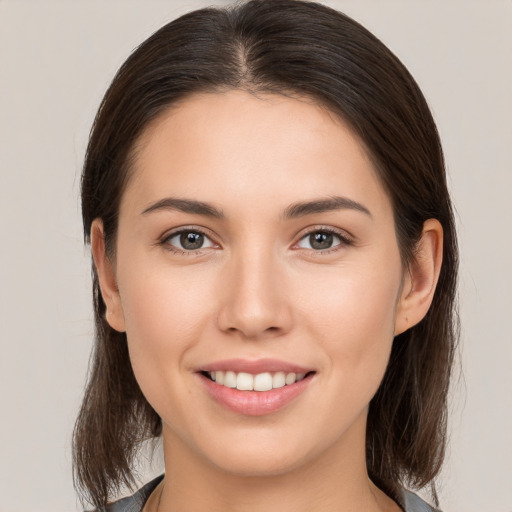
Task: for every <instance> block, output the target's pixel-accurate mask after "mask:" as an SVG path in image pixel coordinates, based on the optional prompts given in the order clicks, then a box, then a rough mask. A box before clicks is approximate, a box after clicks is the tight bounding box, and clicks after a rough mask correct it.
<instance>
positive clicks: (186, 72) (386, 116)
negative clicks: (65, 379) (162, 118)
mask: <svg viewBox="0 0 512 512" xmlns="http://www.w3.org/2000/svg"><path fill="white" fill-rule="evenodd" d="M230 89H242V90H246V91H249V92H251V93H253V94H257V93H260V92H273V93H277V94H286V95H300V96H306V97H309V98H311V99H312V100H313V101H315V102H316V103H317V104H319V105H322V106H324V107H326V108H328V109H329V110H330V111H331V112H333V113H335V114H336V115H338V116H340V117H341V118H342V119H343V120H344V121H345V122H346V123H347V124H348V125H349V126H350V127H351V128H352V129H353V131H354V132H355V133H356V134H357V135H358V136H359V138H360V140H361V141H362V143H363V144H364V145H365V146H366V149H367V151H368V153H369V154H370V156H371V158H372V160H373V163H374V166H375V169H376V172H377V174H378V176H379V178H380V179H381V181H382V183H383V186H384V187H385V189H386V190H387V192H388V195H389V197H390V199H391V202H392V205H393V209H394V216H395V225H396V232H397V238H398V242H399V247H400V251H401V255H402V259H403V261H404V264H407V263H408V262H410V261H411V259H412V258H414V248H415V244H416V243H417V241H418V239H419V237H420V235H421V232H422V227H423V223H424V222H425V220H427V219H429V218H435V219H438V220H439V221H440V222H441V224H442V226H443V230H444V249H443V251H444V254H443V266H442V269H441V275H440V278H439V282H438V285H437V289H436V292H435V296H434V300H433V303H432V306H431V308H430V310H429V312H428V313H427V315H426V317H425V318H424V319H423V320H422V321H421V322H420V323H419V324H418V325H416V326H414V327H412V328H411V329H409V330H408V331H406V332H404V333H403V334H401V335H399V336H397V337H396V338H395V341H394V344H393V349H392V353H391V358H390V362H389V366H388V368H387V371H386V374H385V376H384V379H383V382H382V384H381V386H380V388H379V390H378V392H377V394H376V395H375V397H374V398H373V400H372V401H371V404H370V409H369V415H368V426H367V465H368V472H369V475H370V477H371V478H372V480H373V481H374V482H375V483H376V484H377V485H378V486H380V487H381V488H382V489H383V490H385V491H386V492H387V493H389V494H390V495H391V496H395V495H396V492H397V488H398V486H399V485H407V486H412V487H414V488H419V487H423V486H425V485H428V484H429V483H430V484H431V485H432V482H433V480H434V478H435V476H436V475H437V474H438V472H439V470H440V467H441V464H442V461H443V457H444V449H445V436H446V411H447V392H448V386H449V380H450V371H451V366H452V361H453V356H454V348H455V344H456V340H457V323H456V312H455V286H456V276H457V247H456V237H455V230H454V221H453V214H452V208H451V203H450V198H449V194H448V190H447V185H446V177H445V169H444V162H443V154H442V150H441V145H440V141H439V137H438V133H437V130H436V126H435V124H434V121H433V119H432V115H431V113H430V111H429V108H428V106H427V103H426V101H425V98H424V97H423V95H422V93H421V91H420V90H419V88H418V86H417V84H416V82H415V81H414V79H413V78H412V77H411V75H410V74H409V72H408V71H407V70H406V69H405V67H404V66H403V65H402V64H401V63H400V61H399V60H398V59H397V58H396V57H395V56H394V55H393V54H392V53H391V52H390V51H389V50H388V49H387V48H386V47H385V46H384V45H383V44H382V43H381V42H380V41H379V40H378V39H377V38H376V37H375V36H373V35H372V34H371V33H370V32H368V31H367V30H366V29H365V28H363V27H362V26H361V25H359V24H358V23H356V22H355V21H353V20H352V19H350V18H348V17H347V16H345V15H343V14H341V13H339V12H337V11H335V10H333V9H331V8H329V7H326V6H323V5H320V4H316V3H313V2H306V1H299V0H253V1H249V2H242V3H238V4H236V5H234V6H231V7H228V8H219V9H216V8H207V9H201V10H197V11H194V12H191V13H189V14H186V15H184V16H182V17H180V18H179V19H177V20H175V21H172V22H171V23H169V24H167V25H165V26H164V27H163V28H161V29H160V30H158V31H157V32H156V33H155V34H153V35H152V36H151V37H150V38H148V39H147V40H146V41H145V42H144V43H142V44H141V45H140V46H139V47H138V48H137V49H136V50H135V51H134V52H133V54H132V55H131V56H130V57H129V58H128V60H127V61H126V62H125V63H124V64H123V66H122V67H121V69H120V70H119V72H118V73H117V75H116V76H115V78H114V80H113V82H112V84H111V86H110V88H109V89H108V91H107V93H106V95H105V97H104V99H103V101H102V103H101V106H100V109H99V111H98V114H97V116H96V119H95V121H94V126H93V129H92V131H91V135H90V140H89V145H88V148H87V154H86V159H85V164H84V169H83V176H82V212H83V223H84V232H85V240H86V242H89V241H90V239H89V236H90V229H91V223H92V221H93V220H94V219H95V218H101V219H102V220H103V223H104V230H105V242H106V247H107V253H108V254H109V255H110V256H114V255H115V242H116V229H117V219H118V210H119V204H120V200H121V196H122V194H123V190H124V187H125V185H126V181H127V179H129V174H130V163H131V159H132V156H133V150H134V146H135V143H136V141H137V139H138V138H139V137H140V135H141V133H142V132H143V130H144V129H145V128H146V127H147V126H148V123H149V122H151V121H152V120H154V119H155V118H156V117H157V116H158V115H159V114H161V113H162V112H163V111H164V110H166V109H168V108H169V106H170V105H175V104H176V103H177V102H179V101H180V100H182V99H184V98H185V97H187V96H189V95H191V94H193V93H196V92H216V91H226V90H230ZM93 297H94V311H95V320H96V339H95V346H94V352H93V354H92V359H91V368H90V373H89V378H88V384H87V388H86V391H85V397H84V400H83V403H82V407H81V410H80V413H79V416H78V420H77V422H76V426H75V431H74V439H73V441H74V444H73V449H74V452H73V454H74V475H75V484H76V486H77V489H78V490H79V491H80V492H81V493H82V495H83V496H84V497H85V498H86V499H88V501H90V502H91V503H92V504H94V505H95V506H96V507H98V508H101V507H104V506H105V505H106V503H107V502H108V500H109V499H110V498H112V497H113V496H114V495H115V493H116V492H117V491H118V490H119V489H120V487H121V486H123V485H128V486H130V485H131V484H133V483H134V478H133V473H132V466H133V462H134V457H135V456H136V454H137V450H138V448H139V446H140V443H141V442H142V441H144V440H147V439H151V438H155V437H157V436H159V434H160V432H161V420H160V418H159V417H158V415H157V414H156V412H155V411H154V410H153V409H152V408H151V406H150V405H149V404H148V402H147V401H146V399H145V398H144V396H143V395H142V393H141V391H140V388H139V386H138V384H137V382H136V380H135V377H134V375H133V372H132V369H131V365H130V360H129V356H128V350H127V343H126V335H125V334H124V333H119V332H117V331H115V330H113V329H112V328H111V327H110V326H109V325H108V323H107V322H106V321H105V304H104V302H103V299H102V297H101V294H100V291H99V286H98V279H97V275H96V271H95V269H94V267H93ZM432 489H434V488H433V487H432ZM434 496H435V491H434Z"/></svg>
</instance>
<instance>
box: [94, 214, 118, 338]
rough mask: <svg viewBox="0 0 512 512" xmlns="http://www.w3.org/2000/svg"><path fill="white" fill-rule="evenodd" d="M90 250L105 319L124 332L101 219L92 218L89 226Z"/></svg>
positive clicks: (114, 278) (114, 277)
mask: <svg viewBox="0 0 512 512" xmlns="http://www.w3.org/2000/svg"><path fill="white" fill-rule="evenodd" d="M91 250H92V257H93V261H94V266H95V267H96V272H97V274H98V280H99V284H100V290H101V296H102V297H103V301H104V302H105V305H106V307H107V311H106V313H105V319H106V321H107V322H108V324H109V325H110V327H112V329H115V330H116V331H120V332H124V331H125V323H124V315H123V308H122V305H121V297H120V295H119V290H118V288H117V282H116V275H115V268H114V265H113V263H112V261H111V260H110V258H109V257H108V256H107V254H106V251H105V235H104V231H103V222H102V220H101V219H94V221H93V223H92V226H91Z"/></svg>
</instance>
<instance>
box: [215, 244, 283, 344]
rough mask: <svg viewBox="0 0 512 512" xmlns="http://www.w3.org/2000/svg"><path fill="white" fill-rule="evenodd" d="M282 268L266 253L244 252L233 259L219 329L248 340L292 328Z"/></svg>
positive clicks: (226, 271) (224, 286) (226, 274)
mask: <svg viewBox="0 0 512 512" xmlns="http://www.w3.org/2000/svg"><path fill="white" fill-rule="evenodd" d="M279 267H280V266H279V262H278V261H276V259H275V258H273V257H272V255H271V254H267V253H264V252H259V253H258V252H252V253H251V254H247V252H244V254H240V255H239V257H233V258H232V259H231V261H230V262H229V263H228V264H227V265H226V267H225V269H224V272H222V276H221V281H222V282H221V283H220V287H221V290H222V292H221V294H220V301H219V310H218V316H217V322H218V327H219V329H221V330H222V331H224V332H227V333H238V335H239V336H241V337H242V338H244V339H247V340H257V339H265V338H272V337H276V336H279V335H282V334H284V333H286V332H288V331H289V330H290V329H291V326H292V310H291V301H290V297H289V296H288V294H287V293H286V286H285V282H284V281H285V279H284V276H283V271H282V270H283V269H282V268H281V269H280V268H279Z"/></svg>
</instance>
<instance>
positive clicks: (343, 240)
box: [160, 226, 354, 256]
mask: <svg viewBox="0 0 512 512" xmlns="http://www.w3.org/2000/svg"><path fill="white" fill-rule="evenodd" d="M183 233H195V234H198V235H202V236H204V237H205V238H207V239H209V240H210V241H211V242H212V244H214V245H215V242H213V240H212V239H211V237H210V236H209V235H208V234H207V233H206V232H205V231H203V230H201V229H197V228H183V229H179V230H178V231H173V232H172V233H169V234H168V235H166V236H165V237H164V238H162V240H161V242H160V244H161V245H162V246H164V247H165V249H166V250H168V251H170V252H172V253H174V254H178V255H184V256H201V255H202V254H203V252H204V251H203V248H200V249H194V250H188V251H187V250H184V249H179V248H178V247H176V246H173V245H171V244H170V243H169V240H171V239H172V238H174V237H176V236H178V235H181V234H183ZM314 233H324V234H328V235H334V236H335V237H337V238H338V239H339V241H340V243H339V244H336V245H335V246H333V247H330V248H328V249H325V250H318V251H315V250H314V249H306V250H307V251H312V254H314V255H315V256H323V255H326V254H330V253H332V252H335V251H338V250H340V249H341V248H342V247H347V246H350V245H353V243H354V242H353V240H352V239H351V238H350V237H349V236H348V235H347V234H346V233H345V232H342V231H338V230H336V229H333V228H331V227H323V226H317V227H314V228H312V229H310V230H308V231H307V232H305V233H304V234H303V235H302V236H301V237H300V238H299V240H298V242H296V243H295V244H294V247H295V246H296V245H297V244H299V243H300V242H301V241H302V240H304V239H305V238H306V237H308V236H310V235H312V234H314Z"/></svg>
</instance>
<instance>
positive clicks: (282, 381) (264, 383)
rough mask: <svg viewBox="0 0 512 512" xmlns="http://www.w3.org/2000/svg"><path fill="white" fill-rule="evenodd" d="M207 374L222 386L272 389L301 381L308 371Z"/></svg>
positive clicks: (249, 389)
mask: <svg viewBox="0 0 512 512" xmlns="http://www.w3.org/2000/svg"><path fill="white" fill-rule="evenodd" d="M205 374H206V376H207V377H209V378H210V379H211V380H212V381H214V382H215V383H216V384H218V385H220V386H225V387H227V388H233V389H234V388H236V389H238V390H239V391H270V390H271V389H279V388H282V387H284V386H290V385H292V384H295V383H296V382H299V381H301V380H302V379H303V378H304V377H305V376H306V373H294V372H288V373H286V372H275V373H270V372H264V373H258V374H257V375H252V374H250V373H247V372H239V373H236V372H234V371H212V372H205Z"/></svg>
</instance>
